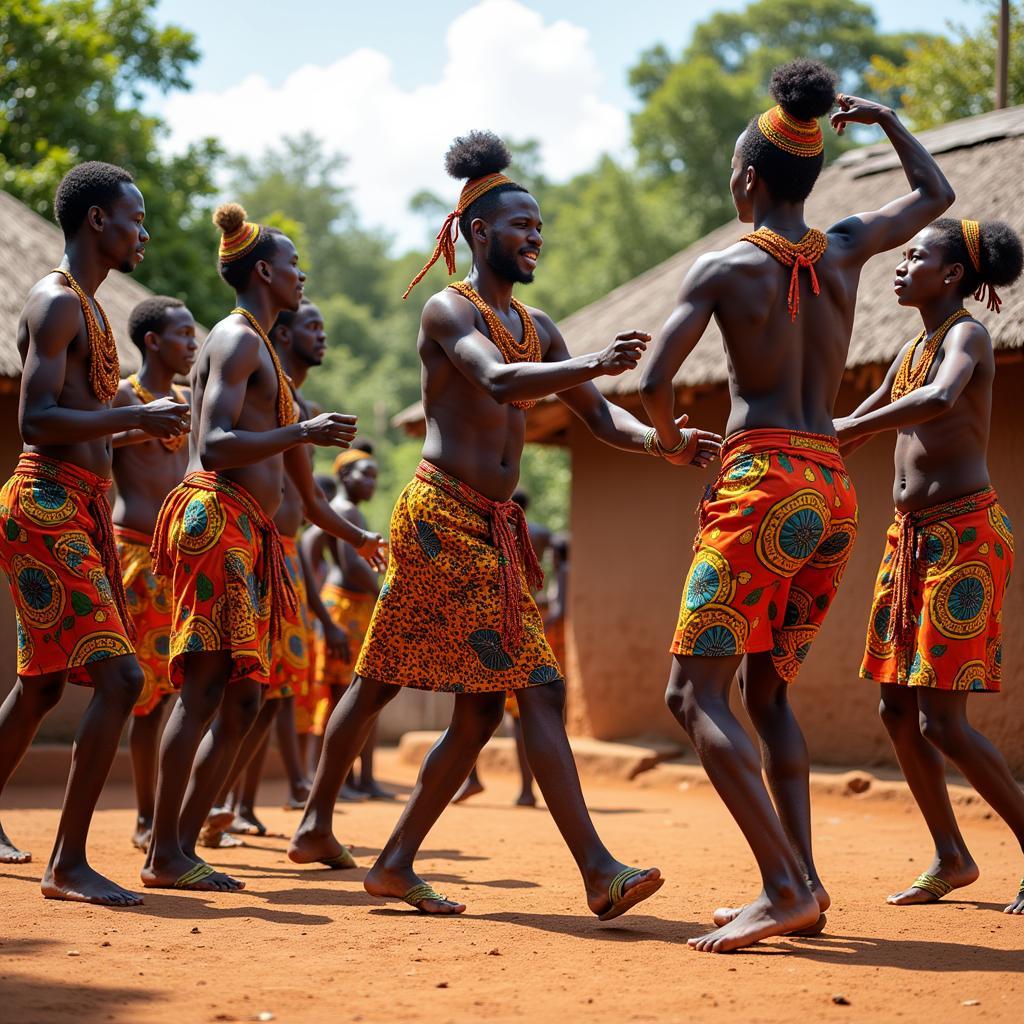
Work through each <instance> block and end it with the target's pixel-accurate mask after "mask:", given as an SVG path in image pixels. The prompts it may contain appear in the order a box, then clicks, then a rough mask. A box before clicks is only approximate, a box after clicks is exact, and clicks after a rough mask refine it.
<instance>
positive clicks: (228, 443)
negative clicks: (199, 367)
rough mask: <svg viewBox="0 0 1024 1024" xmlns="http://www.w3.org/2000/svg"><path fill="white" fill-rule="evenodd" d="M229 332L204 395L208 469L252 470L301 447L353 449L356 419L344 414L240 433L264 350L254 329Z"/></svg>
mask: <svg viewBox="0 0 1024 1024" xmlns="http://www.w3.org/2000/svg"><path fill="white" fill-rule="evenodd" d="M223 330H224V332H225V334H224V336H222V337H221V338H220V339H218V342H217V344H216V346H215V347H214V348H213V349H212V350H211V352H210V373H209V376H208V379H207V383H206V390H205V392H204V394H203V411H202V419H201V422H200V437H201V438H202V443H201V445H200V449H199V455H200V458H201V459H202V461H203V467H204V468H205V469H209V470H214V471H216V470H222V469H232V468H234V467H236V466H251V465H253V464H254V463H256V462H262V461H263V460H264V459H266V458H269V457H271V456H273V455H280V454H281V453H282V452H286V451H289V450H290V449H292V448H294V447H295V446H296V445H299V444H316V445H324V446H338V447H343V448H344V447H348V443H349V442H350V441H351V440H352V438H353V437H355V433H356V417H355V416H347V415H344V414H342V413H323V414H321V415H320V416H315V417H314V418H313V419H309V420H302V421H301V422H299V423H289V424H288V425H287V426H285V427H275V428H274V429H273V430H241V429H239V428H238V427H237V425H236V424H237V423H238V419H239V417H240V416H241V414H242V407H243V405H244V404H245V396H246V392H247V390H248V383H249V378H250V377H251V376H252V375H253V374H254V373H255V372H256V371H257V370H258V369H259V367H260V364H261V361H262V356H263V351H264V344H263V342H262V341H261V340H260V339H259V338H258V337H257V336H256V334H255V332H253V331H252V330H251V329H250V328H248V327H241V326H239V327H237V328H235V327H230V326H229V327H226V328H223ZM229 332H230V333H229ZM307 462H308V459H307Z"/></svg>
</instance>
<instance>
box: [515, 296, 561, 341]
mask: <svg viewBox="0 0 1024 1024" xmlns="http://www.w3.org/2000/svg"><path fill="white" fill-rule="evenodd" d="M523 305H524V306H525V307H526V312H527V313H529V314H530V319H531V320H532V321H533V326H534V327H536V328H537V334H538V335H539V336H540V340H541V341H542V342H545V341H552V340H553V339H554V338H560V337H561V336H562V332H561V331H559V329H558V326H557V325H556V323H555V321H554V320H553V319H552V318H551V317H550V316H549V315H548V314H547V313H545V312H544V310H543V309H537V307H536V306H527V305H526V303H525V302H524V303H523Z"/></svg>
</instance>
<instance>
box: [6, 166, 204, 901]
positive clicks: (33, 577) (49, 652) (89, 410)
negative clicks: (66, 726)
mask: <svg viewBox="0 0 1024 1024" xmlns="http://www.w3.org/2000/svg"><path fill="white" fill-rule="evenodd" d="M54 213H55V215H56V218H57V223H58V224H60V226H61V228H62V230H63V232H64V242H65V245H64V256H63V258H62V259H61V262H60V266H59V267H58V269H57V270H55V271H54V272H53V273H50V274H47V275H46V276H45V277H44V278H43V279H42V280H41V281H39V282H38V283H37V284H36V285H35V286H34V287H33V288H32V290H31V291H30V292H29V294H28V298H27V300H26V302H25V308H24V310H23V312H22V314H21V319H20V320H19V322H18V352H19V353H20V355H21V360H22V367H23V371H22V377H21V405H20V409H19V417H18V427H19V430H20V432H21V437H22V441H23V442H24V449H23V452H22V455H21V458H20V459H19V460H18V466H17V468H16V469H15V471H14V475H13V476H12V477H11V478H10V479H9V480H8V481H7V482H6V483H5V484H4V485H3V488H0V566H2V568H3V570H4V572H5V574H6V575H7V579H8V581H9V582H10V585H11V597H12V599H13V601H14V608H15V614H16V618H17V628H18V679H17V682H16V683H15V684H14V687H13V689H12V690H11V692H10V693H9V694H8V696H7V699H6V700H5V701H4V703H3V707H2V708H0V789H2V788H3V787H4V786H5V785H6V784H7V781H8V779H10V777H11V775H12V773H13V772H14V770H15V768H17V766H18V763H19V762H20V761H21V759H22V757H23V756H24V755H25V751H26V750H27V749H28V746H29V744H30V743H31V742H32V739H33V737H34V736H35V734H36V732H37V730H38V729H39V724H40V722H42V720H43V718H44V717H45V715H46V713H47V712H48V711H50V710H51V709H52V708H53V707H54V705H55V704H56V703H57V701H58V700H59V699H60V696H61V694H62V693H63V692H64V685H65V683H67V681H68V680H71V682H73V683H83V684H86V685H91V686H92V687H93V696H92V700H91V701H90V702H89V706H88V708H86V711H85V714H84V715H83V716H82V721H81V724H80V725H79V727H78V733H77V735H76V736H75V743H74V746H73V748H72V753H71V774H70V775H69V777H68V786H67V791H66V793H65V795H64V806H63V808H62V809H61V815H60V822H59V823H58V825H57V838H56V842H55V843H54V847H53V853H52V854H51V855H50V861H49V863H48V864H47V866H46V870H45V871H44V872H43V879H42V890H43V895H44V896H46V897H48V898H50V899H65V900H79V901H82V902H86V903H101V904H105V905H107V906H134V905H136V904H139V903H141V902H142V899H141V897H139V896H137V895H136V894H134V893H131V892H128V891H127V890H126V889H122V888H121V886H119V885H116V884H115V883H114V882H112V881H110V880H109V879H107V878H104V877H103V876H102V875H100V874H99V873H98V872H96V871H94V870H93V869H92V868H91V867H90V866H89V862H88V860H87V858H86V840H87V837H88V833H89V825H90V823H91V821H92V815H93V811H94V810H95V808H96V801H97V799H98V798H99V795H100V790H101V789H102V788H103V783H104V782H105V781H106V778H107V773H108V772H109V771H110V765H111V763H112V761H113V759H114V754H115V752H116V750H117V744H118V740H119V739H120V736H121V731H122V729H123V728H124V723H125V722H126V721H127V719H128V716H129V715H130V714H131V710H132V707H133V706H134V704H135V701H136V700H137V698H138V696H139V692H140V691H141V689H142V682H143V676H142V671H141V669H140V668H139V663H138V661H137V660H136V658H135V649H134V647H133V646H132V633H133V630H132V625H131V618H130V616H129V614H128V610H127V608H126V604H125V597H124V589H123V588H122V586H121V573H120V568H119V566H118V561H117V549H116V547H115V545H114V532H113V524H112V523H111V519H110V506H109V505H108V504H107V499H106V492H107V490H108V489H109V488H110V462H111V444H110V438H111V435H112V434H116V433H118V432H120V431H123V430H130V429H133V428H138V429H141V430H144V431H145V432H146V433H147V434H149V435H151V436H153V437H158V438H171V437H175V436H177V435H178V434H181V433H183V432H184V431H187V430H188V424H189V413H188V407H187V406H182V405H181V404H180V403H178V402H176V401H174V400H172V399H169V398H159V399H157V400H156V401H154V402H147V403H146V404H144V405H133V406H131V407H124V408H119V409H112V408H111V404H110V403H111V401H112V400H113V398H114V396H115V395H116V394H117V389H118V384H119V379H120V372H119V366H118V357H117V348H116V346H115V344H114V335H113V331H112V330H111V327H110V322H109V321H108V320H107V317H106V315H105V314H104V312H103V309H102V307H101V306H100V304H99V302H98V301H97V300H96V298H95V293H96V289H97V288H99V286H100V285H101V284H102V283H103V281H104V280H106V277H107V275H108V274H109V273H110V271H111V270H120V271H122V272H123V273H131V272H132V271H133V270H134V269H135V267H136V266H138V264H139V263H140V262H141V260H142V257H143V252H144V250H145V246H146V242H147V241H149V233H148V232H147V231H146V229H145V227H143V223H142V222H143V219H144V218H145V215H146V208H145V204H144V202H143V199H142V193H141V192H139V190H138V189H137V188H136V187H135V185H134V184H133V182H132V177H131V175H130V174H129V173H128V172H127V171H126V170H124V169H123V168H121V167H115V166H114V165H112V164H104V163H98V162H90V163H84V164H79V165H78V166H77V167H74V168H72V169H71V170H70V171H69V172H68V173H67V174H66V175H65V176H64V178H63V180H62V181H61V183H60V184H59V185H58V186H57V193H56V196H55V198H54ZM30 859H31V857H30V855H29V854H28V853H27V852H24V851H21V850H19V849H18V848H17V847H15V846H14V844H13V843H12V842H11V841H10V840H9V839H8V838H7V836H6V835H5V834H4V833H3V831H2V830H0V862H4V863H25V862H26V861H28V860H30Z"/></svg>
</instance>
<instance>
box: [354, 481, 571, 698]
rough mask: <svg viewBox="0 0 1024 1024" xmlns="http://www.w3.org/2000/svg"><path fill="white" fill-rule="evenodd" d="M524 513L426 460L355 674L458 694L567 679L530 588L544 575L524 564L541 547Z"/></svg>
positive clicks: (394, 530) (402, 510)
mask: <svg viewBox="0 0 1024 1024" xmlns="http://www.w3.org/2000/svg"><path fill="white" fill-rule="evenodd" d="M496 517H500V519H501V521H500V522H497V521H495V520H496ZM521 517H522V509H520V508H519V506H518V505H515V504H514V503H513V502H494V501H491V500H490V499H488V498H487V497H485V496H484V495H482V494H480V493H479V492H478V491H475V490H473V489H472V488H470V487H469V486H468V485H466V484H464V483H462V482H461V481H460V480H457V479H455V478H454V477H452V476H450V475H449V474H447V473H444V472H443V471H442V470H440V469H438V468H437V467H436V466H433V465H431V464H430V463H429V462H426V461H424V462H421V463H420V466H419V468H418V469H417V471H416V476H415V478H414V479H413V480H412V481H411V482H410V483H409V484H408V485H407V486H406V488H405V490H404V491H403V492H402V494H401V495H400V497H399V499H398V503H397V504H396V505H395V509H394V512H393V514H392V517H391V558H390V561H389V563H388V571H387V574H386V576H385V577H384V584H383V586H382V587H381V592H380V596H379V598H378V600H377V605H376V608H375V609H374V612H373V618H372V619H371V621H370V628H369V630H368V631H367V634H366V641H365V643H364V644H363V649H362V651H361V653H360V655H359V659H358V661H357V663H356V674H357V675H360V676H367V677H369V678H371V679H376V680H378V681H379V682H383V683H394V684H397V685H399V686H410V687H414V688H416V689H422V690H443V691H447V692H451V693H491V692H494V691H496V690H499V691H500V690H517V689H521V688H524V687H527V686H540V685H544V684H547V683H552V682H555V681H556V680H559V679H561V678H562V670H561V669H560V668H559V666H558V662H557V661H556V660H555V657H554V655H553V654H552V653H551V647H550V645H549V644H548V641H547V639H546V638H545V636H544V624H543V622H542V621H541V616H540V612H539V611H538V609H537V605H536V602H535V601H534V599H533V595H532V593H531V584H533V585H534V586H536V587H539V586H540V583H539V582H536V581H528V579H527V576H526V573H525V571H524V558H525V557H526V556H525V555H521V554H520V552H521V551H524V549H525V548H526V547H528V548H529V551H530V552H532V551H533V548H532V547H530V541H529V536H528V534H527V533H526V525H525V520H523V519H522V518H521ZM496 538H497V540H498V543H501V544H502V548H501V549H500V550H499V548H498V546H497V544H496V542H495V541H496ZM535 565H536V561H535V560H534V566H535ZM510 567H511V570H513V571H514V575H513V576H512V579H513V580H514V582H515V589H514V592H513V591H512V588H511V584H510V580H509V576H510V571H509V570H510ZM531 575H532V573H531ZM510 601H511V602H514V606H511V607H510V604H509V602H510ZM513 641H516V642H513Z"/></svg>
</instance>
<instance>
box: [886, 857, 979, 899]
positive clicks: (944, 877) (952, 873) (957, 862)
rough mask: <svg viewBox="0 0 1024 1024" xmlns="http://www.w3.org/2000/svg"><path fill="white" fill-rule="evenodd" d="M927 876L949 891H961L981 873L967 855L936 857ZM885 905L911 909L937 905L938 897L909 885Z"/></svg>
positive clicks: (890, 897) (891, 897)
mask: <svg viewBox="0 0 1024 1024" xmlns="http://www.w3.org/2000/svg"><path fill="white" fill-rule="evenodd" d="M927 874H929V875H934V876H935V877H936V878H938V879H940V880H941V881H943V882H945V883H946V884H947V885H948V886H949V887H950V888H951V889H962V888H963V887H964V886H965V885H970V884H971V882H976V881H977V880H978V876H979V875H980V874H981V872H980V871H979V870H978V865H977V864H975V863H974V859H973V858H972V857H971V855H970V854H969V853H966V852H965V853H964V854H963V855H961V856H959V857H956V858H955V859H954V858H945V859H942V858H939V857H936V858H935V860H933V861H932V863H931V865H930V866H929V868H928V871H927ZM885 902H886V903H889V904H891V905H892V906H894V907H912V906H916V905H918V904H921V903H938V902H939V896H937V895H936V894H935V893H933V892H929V891H928V890H927V889H919V888H917V886H914V885H911V886H909V887H908V888H906V889H904V890H902V892H896V893H893V894H892V895H891V896H889V897H887V898H886V901H885Z"/></svg>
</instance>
